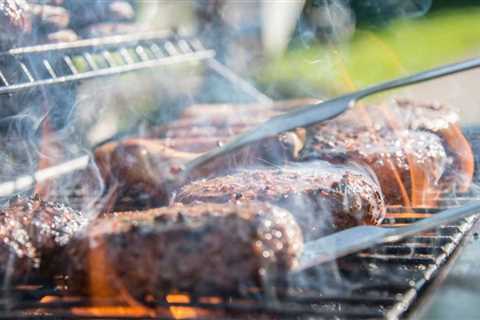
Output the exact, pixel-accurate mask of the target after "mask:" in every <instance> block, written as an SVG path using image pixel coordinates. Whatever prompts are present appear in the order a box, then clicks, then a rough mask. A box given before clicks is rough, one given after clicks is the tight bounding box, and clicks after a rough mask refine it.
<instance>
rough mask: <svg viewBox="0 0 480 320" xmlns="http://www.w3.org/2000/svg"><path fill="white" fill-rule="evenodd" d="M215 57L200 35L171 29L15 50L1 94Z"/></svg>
mask: <svg viewBox="0 0 480 320" xmlns="http://www.w3.org/2000/svg"><path fill="white" fill-rule="evenodd" d="M214 56H215V52H214V51H213V50H209V49H206V48H205V47H204V46H203V44H202V43H201V41H200V40H199V39H197V38H195V37H179V36H177V35H175V34H170V33H167V32H150V33H144V34H140V35H122V36H114V37H107V38H99V39H89V40H80V41H76V42H73V43H70V44H69V43H62V44H49V45H39V46H33V47H25V48H19V49H12V50H9V51H7V52H3V53H0V66H3V68H2V69H3V70H0V95H1V94H11V93H16V92H20V91H24V90H27V89H32V88H43V87H45V86H50V85H59V84H74V83H77V82H79V81H83V80H87V79H93V78H100V77H106V76H114V75H120V74H123V73H127V72H132V71H138V70H143V69H148V68H154V67H159V66H165V65H172V64H179V63H194V62H198V61H203V60H208V59H212V58H213V57H214Z"/></svg>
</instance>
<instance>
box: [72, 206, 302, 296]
mask: <svg viewBox="0 0 480 320" xmlns="http://www.w3.org/2000/svg"><path fill="white" fill-rule="evenodd" d="M302 247H303V240H302V234H301V231H300V229H299V227H298V225H297V224H296V223H295V221H294V219H293V217H292V216H291V214H290V213H289V212H288V211H286V210H284V209H280V208H276V207H274V206H271V205H269V204H265V203H253V202H250V203H246V204H228V205H224V204H221V205H219V204H198V205H193V206H184V205H181V204H176V205H174V206H172V207H168V208H167V207H164V208H158V209H151V210H148V211H140V212H123V213H116V214H112V215H109V216H107V217H105V218H101V219H99V220H97V221H94V222H93V223H92V225H90V226H89V227H88V228H87V230H86V232H85V233H83V234H81V235H79V236H78V237H76V238H75V239H74V240H73V241H71V242H70V243H69V245H68V247H67V249H66V254H67V257H68V260H69V264H68V265H69V267H68V275H69V279H70V280H71V284H70V287H71V288H72V289H73V290H80V291H85V290H89V291H90V292H89V293H90V294H91V295H92V296H98V295H115V294H118V292H119V291H120V289H127V292H128V293H129V294H131V295H132V296H134V297H136V298H140V299H142V298H144V297H146V296H147V295H153V296H156V297H158V296H163V295H165V294H167V293H169V292H172V291H173V290H179V291H189V292H196V293H206V292H216V293H218V292H219V291H220V292H238V291H239V290H241V289H242V287H243V286H249V285H255V286H257V287H261V286H262V284H263V281H264V280H266V278H267V276H269V277H270V276H271V277H273V276H281V275H284V274H285V272H286V271H288V270H289V269H290V268H292V267H294V266H295V265H296V263H297V258H298V257H299V255H300V254H301V251H302Z"/></svg>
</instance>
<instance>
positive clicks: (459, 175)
mask: <svg viewBox="0 0 480 320" xmlns="http://www.w3.org/2000/svg"><path fill="white" fill-rule="evenodd" d="M387 110H388V111H387ZM307 137H308V138H307V140H306V144H305V148H304V149H303V151H302V152H301V156H300V159H302V160H311V159H325V160H328V161H334V162H344V161H351V160H354V161H357V162H359V163H361V164H363V165H366V166H368V167H369V168H371V169H372V170H373V171H374V172H375V173H376V175H377V176H378V179H379V181H380V184H381V186H382V190H383V192H384V195H385V201H386V202H387V203H390V204H400V203H401V204H409V205H432V204H433V203H432V201H433V202H434V201H435V199H436V197H435V194H438V193H439V192H441V191H445V190H448V189H449V188H452V187H456V188H458V189H459V190H462V191H465V190H466V189H467V188H468V186H469V185H470V182H471V177H472V174H473V158H472V152H471V149H470V146H469V145H468V142H467V141H466V140H465V138H464V136H463V134H462V133H461V131H460V129H459V127H458V125H457V116H456V114H455V113H454V112H452V111H451V110H450V109H448V108H446V107H444V106H440V105H434V104H418V103H413V102H410V101H408V100H400V101H397V102H396V103H395V104H394V105H389V106H382V105H376V106H367V107H361V108H355V109H353V110H350V111H348V112H347V113H345V114H344V115H342V116H340V117H338V118H336V119H333V120H331V121H328V122H326V123H323V124H319V125H316V126H313V127H312V128H309V130H308V133H307Z"/></svg>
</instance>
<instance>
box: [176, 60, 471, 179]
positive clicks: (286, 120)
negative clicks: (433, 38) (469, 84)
mask: <svg viewBox="0 0 480 320" xmlns="http://www.w3.org/2000/svg"><path fill="white" fill-rule="evenodd" d="M477 67H480V58H474V59H470V60H466V61H463V62H457V63H453V64H449V65H444V66H440V67H437V68H434V69H430V70H427V71H423V72H420V73H417V74H414V75H411V76H407V77H403V78H398V79H395V80H391V81H387V82H383V83H380V84H377V85H373V86H370V87H367V88H365V89H362V90H358V91H355V92H352V93H349V94H346V95H343V96H339V97H337V98H334V99H331V100H327V101H323V102H320V103H317V104H313V105H307V106H304V107H301V108H298V109H296V110H294V111H291V112H287V113H285V114H282V115H280V116H276V117H273V118H271V119H270V120H268V121H266V122H264V123H262V124H260V125H259V126H257V127H255V128H253V129H251V130H249V131H247V132H245V133H243V134H240V135H238V136H237V137H236V138H235V139H233V140H232V141H231V142H229V143H226V144H225V145H223V146H221V147H218V148H216V149H213V150H212V151H209V152H207V153H205V154H203V155H201V156H200V157H198V158H195V159H194V160H192V161H190V162H188V163H187V164H186V166H185V170H183V172H182V174H181V176H180V177H179V179H180V180H183V181H184V180H186V179H187V178H188V177H189V176H190V174H191V173H192V172H193V171H194V170H195V169H197V168H199V167H202V166H203V165H205V164H207V163H208V162H210V161H212V160H214V159H217V158H219V157H223V156H225V155H226V154H228V153H230V152H233V151H235V150H238V149H240V148H242V147H245V146H247V145H249V144H252V143H255V142H257V141H260V140H263V139H265V138H269V137H272V136H275V135H277V134H280V133H282V132H285V131H289V130H293V129H295V128H298V127H308V126H310V125H313V124H316V123H319V122H322V121H325V120H329V119H332V118H334V117H336V116H338V115H340V114H342V113H343V112H345V111H346V110H348V108H350V107H353V106H354V105H355V103H356V102H358V101H359V100H360V99H363V98H366V97H368V96H371V95H373V94H377V93H381V92H383V91H388V90H391V89H395V88H400V87H405V86H408V85H412V84H416V83H420V82H424V81H428V80H433V79H436V78H440V77H444V76H448V75H450V74H454V73H458V72H462V71H466V70H470V69H474V68H477Z"/></svg>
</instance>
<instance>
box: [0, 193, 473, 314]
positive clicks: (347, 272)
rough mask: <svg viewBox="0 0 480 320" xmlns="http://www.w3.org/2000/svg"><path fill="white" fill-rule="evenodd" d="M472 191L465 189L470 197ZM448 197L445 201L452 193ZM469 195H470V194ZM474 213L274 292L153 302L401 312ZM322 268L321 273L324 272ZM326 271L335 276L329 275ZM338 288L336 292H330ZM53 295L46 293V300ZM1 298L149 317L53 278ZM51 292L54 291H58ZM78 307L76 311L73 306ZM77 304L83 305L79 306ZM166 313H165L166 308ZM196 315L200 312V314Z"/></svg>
mask: <svg viewBox="0 0 480 320" xmlns="http://www.w3.org/2000/svg"><path fill="white" fill-rule="evenodd" d="M468 197H469V195H467V194H465V195H463V198H464V199H467V198H468ZM449 199H450V198H445V199H444V201H449ZM470 199H472V197H471V195H470ZM439 210H441V208H435V209H433V208H418V209H414V210H411V209H410V210H405V209H404V208H400V207H394V208H390V209H389V211H388V214H387V219H386V220H385V222H384V226H386V227H396V226H398V225H400V224H408V223H412V222H415V221H417V220H419V219H423V218H425V217H428V216H430V215H432V214H435V213H437V212H439ZM476 221H477V218H476V217H471V218H468V219H463V220H461V221H459V222H457V223H455V224H451V225H446V226H443V227H440V228H438V229H436V230H433V231H431V232H425V233H422V234H419V235H417V236H414V237H411V238H408V239H406V240H405V241H402V242H399V243H395V244H387V245H382V246H379V247H377V248H374V249H371V250H368V251H364V252H361V253H359V254H356V255H351V256H349V257H346V258H342V259H340V260H338V261H337V263H338V264H337V267H335V268H332V267H331V265H329V264H327V265H324V266H321V267H317V268H313V269H311V270H308V271H306V272H305V273H303V274H302V275H301V276H302V277H303V281H302V282H301V283H302V284H300V282H297V281H296V279H291V280H290V281H291V284H290V286H288V287H285V286H283V285H278V286H277V287H275V288H274V289H275V298H273V299H272V297H271V296H270V297H268V298H267V297H266V296H265V295H263V294H261V293H259V292H258V291H253V290H252V294H251V295H248V294H247V295H242V296H219V297H202V296H191V297H190V300H189V301H187V302H176V303H173V302H167V301H166V300H157V301H153V302H149V303H148V307H149V308H151V309H152V310H157V312H158V316H149V318H154V319H174V318H173V317H171V316H168V310H170V309H169V308H171V307H188V308H194V310H195V312H197V313H198V314H199V315H200V316H199V317H198V318H200V319H248V318H250V319H257V318H260V317H265V318H267V319H317V318H318V319H399V318H404V317H406V316H408V315H409V314H410V313H411V312H412V310H413V307H414V306H415V304H416V303H417V301H418V299H419V298H420V297H422V296H423V295H424V293H425V292H426V289H427V288H428V287H429V286H431V285H432V284H433V283H434V280H435V279H436V278H437V276H438V275H439V273H440V272H441V271H442V270H444V269H445V267H446V265H448V264H449V263H451V262H453V261H454V257H455V254H456V253H458V250H459V248H460V247H461V244H462V241H463V239H465V236H466V235H467V234H468V232H469V231H470V230H471V229H472V226H473V225H474V223H475V222H476ZM319 275H321V278H319ZM322 279H335V281H326V280H325V284H324V286H326V287H327V286H328V290H326V288H325V287H324V286H322V285H319V281H324V280H322ZM332 292H333V293H332ZM46 296H48V297H49V299H48V301H42V302H40V300H41V299H42V298H44V297H46ZM6 297H7V298H5V299H3V301H2V300H0V301H2V303H0V310H2V313H1V314H0V319H11V318H16V319H33V318H34V317H33V315H34V316H35V319H79V318H81V319H144V318H146V317H147V316H146V315H141V316H140V315H135V314H128V312H127V313H126V314H125V315H119V314H118V313H113V314H109V313H108V311H105V314H104V315H101V316H99V315H95V314H91V315H88V314H86V312H88V310H89V308H90V307H92V306H95V307H97V308H98V307H102V306H103V307H107V306H112V305H115V303H116V302H115V301H114V300H91V299H89V298H88V297H82V296H75V295H71V294H69V293H68V292H66V291H64V290H62V289H59V288H58V287H57V288H52V287H49V286H42V285H41V284H40V285H36V286H35V285H31V286H29V287H25V286H23V287H19V288H16V289H15V290H13V291H11V292H8V294H7V295H6ZM52 297H53V298H54V299H52ZM72 310H77V312H75V311H72ZM78 310H83V313H81V312H80V313H79V311H78ZM165 314H167V315H165ZM194 318H197V317H194Z"/></svg>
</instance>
